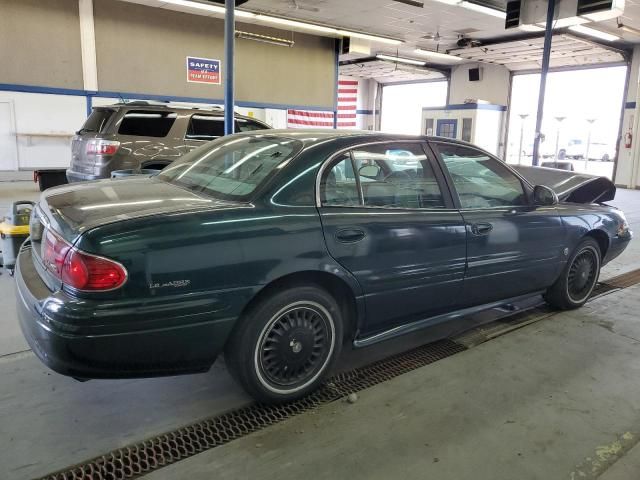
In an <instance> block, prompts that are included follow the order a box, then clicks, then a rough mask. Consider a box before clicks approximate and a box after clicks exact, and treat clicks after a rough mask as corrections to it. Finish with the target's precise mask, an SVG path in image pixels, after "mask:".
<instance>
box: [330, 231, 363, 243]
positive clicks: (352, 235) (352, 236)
mask: <svg viewBox="0 0 640 480" xmlns="http://www.w3.org/2000/svg"><path fill="white" fill-rule="evenodd" d="M364 237H365V233H364V230H360V229H359V228H344V229H342V230H338V231H337V232H336V239H337V240H338V241H339V242H342V243H354V242H359V241H360V240H362V239H363V238H364Z"/></svg>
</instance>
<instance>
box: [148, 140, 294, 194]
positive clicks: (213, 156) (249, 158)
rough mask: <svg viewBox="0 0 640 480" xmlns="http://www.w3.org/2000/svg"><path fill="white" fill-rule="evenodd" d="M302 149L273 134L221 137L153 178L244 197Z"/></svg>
mask: <svg viewBox="0 0 640 480" xmlns="http://www.w3.org/2000/svg"><path fill="white" fill-rule="evenodd" d="M301 149H302V143H301V142H300V141H298V140H293V139H289V138H282V137H273V136H262V135H260V136H249V137H240V138H238V137H235V138H234V137H223V138H220V139H218V140H215V141H213V142H210V143H207V144H206V145H204V146H202V147H200V148H198V149H196V150H193V151H192V152H190V153H188V154H186V155H184V156H183V157H181V158H180V159H179V160H177V161H175V162H173V163H172V164H171V165H170V166H169V167H167V168H165V169H164V170H163V171H162V172H161V173H160V174H159V175H158V176H157V178H158V179H160V180H163V181H165V182H169V183H172V184H174V185H177V186H179V187H183V188H187V189H189V190H192V191H195V192H202V193H204V194H207V195H211V196H213V197H216V198H220V199H223V200H244V199H247V198H248V197H249V196H250V195H251V193H252V192H253V191H254V190H256V189H257V188H258V187H259V186H260V185H262V184H263V183H264V182H266V181H267V179H268V178H269V177H270V176H271V175H273V174H275V172H277V171H278V169H279V168H282V166H284V165H285V164H286V162H287V161H288V160H289V159H291V158H292V157H294V156H295V155H296V154H297V153H298V152H299V151H300V150H301Z"/></svg>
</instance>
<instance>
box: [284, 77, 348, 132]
mask: <svg viewBox="0 0 640 480" xmlns="http://www.w3.org/2000/svg"><path fill="white" fill-rule="evenodd" d="M357 101H358V81H357V80H339V81H338V128H356V105H357ZM287 127H288V128H333V112H328V111H326V112H324V111H317V110H297V109H293V108H290V109H289V110H287Z"/></svg>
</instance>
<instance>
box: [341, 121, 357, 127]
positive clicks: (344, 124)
mask: <svg viewBox="0 0 640 480" xmlns="http://www.w3.org/2000/svg"><path fill="white" fill-rule="evenodd" d="M355 126H356V122H338V127H355Z"/></svg>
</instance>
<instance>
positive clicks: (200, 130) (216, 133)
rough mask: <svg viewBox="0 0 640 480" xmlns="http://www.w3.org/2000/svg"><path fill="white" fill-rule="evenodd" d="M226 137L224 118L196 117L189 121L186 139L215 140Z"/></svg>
mask: <svg viewBox="0 0 640 480" xmlns="http://www.w3.org/2000/svg"><path fill="white" fill-rule="evenodd" d="M223 135H224V117H220V116H212V115H194V116H192V117H191V120H190V121H189V127H188V128H187V134H186V135H185V138H188V139H190V140H215V139H216V138H218V137H222V136H223Z"/></svg>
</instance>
